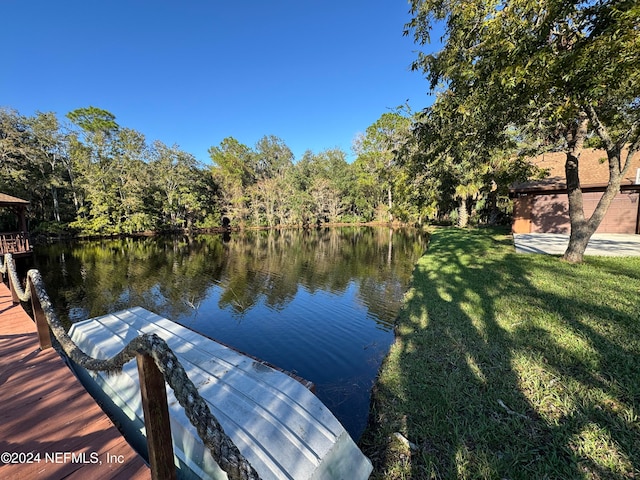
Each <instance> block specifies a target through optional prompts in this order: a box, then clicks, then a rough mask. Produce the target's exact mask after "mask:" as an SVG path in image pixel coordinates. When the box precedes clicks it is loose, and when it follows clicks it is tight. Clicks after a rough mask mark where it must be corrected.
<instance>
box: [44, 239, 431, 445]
mask: <svg viewBox="0 0 640 480" xmlns="http://www.w3.org/2000/svg"><path fill="white" fill-rule="evenodd" d="M425 248H426V236H425V235H424V234H423V233H420V232H416V231H413V230H391V229H389V228H364V227H360V228H355V227H353V228H337V229H323V230H313V231H302V230H283V231H259V232H246V233H233V234H231V235H230V236H227V237H226V238H224V237H223V236H222V235H196V236H189V237H187V236H181V237H156V238H144V239H118V240H100V241H85V242H78V243H73V244H55V245H51V246H46V247H44V246H40V247H38V248H37V249H36V252H35V255H34V257H33V260H32V261H33V262H34V264H35V267H36V268H38V269H40V271H41V272H42V275H43V278H44V281H45V284H46V287H47V290H48V292H49V295H50V297H51V299H52V301H53V303H54V305H55V307H56V308H57V309H58V314H59V315H60V316H61V318H63V319H65V320H68V321H69V322H76V321H80V320H85V319H87V318H92V317H95V316H99V315H104V314H106V313H109V312H114V311H117V310H121V309H124V308H127V307H132V306H142V307H144V308H146V309H148V310H151V311H153V312H155V313H157V314H159V315H161V316H164V317H166V318H169V319H171V320H173V321H175V322H178V323H180V324H182V325H185V326H187V327H189V328H191V329H193V330H196V331H198V332H200V333H202V334H204V335H207V336H209V337H211V338H213V339H216V340H220V341H221V342H223V343H226V344H228V345H231V346H233V347H235V348H237V349H239V350H241V351H244V352H247V353H249V354H251V355H254V356H256V357H258V358H261V359H263V360H266V361H268V362H271V363H272V364H274V365H277V366H279V367H281V368H284V369H286V370H289V371H293V372H296V373H297V374H299V375H301V376H302V377H304V378H306V379H307V380H311V381H312V382H314V383H315V384H316V389H317V391H316V393H317V395H318V397H319V398H320V399H321V400H322V401H323V402H324V403H325V404H326V405H327V406H328V407H329V408H330V409H331V411H332V412H333V413H334V414H335V415H336V417H337V418H338V419H339V420H340V421H341V422H342V424H343V425H344V426H345V428H346V429H347V430H348V431H349V433H350V434H351V435H352V436H353V437H354V438H356V439H357V438H358V437H359V436H360V434H361V433H362V431H363V429H364V427H365V425H366V421H367V414H368V406H369V397H370V390H371V386H372V384H373V382H374V380H375V376H376V374H377V371H378V368H379V366H380V362H381V361H382V359H383V357H384V355H385V354H386V353H387V351H388V349H389V346H390V344H391V342H392V341H393V330H392V327H393V321H394V319H395V317H396V315H397V313H398V310H399V308H400V305H401V301H402V297H403V294H404V292H405V291H406V289H407V287H408V282H409V279H410V276H411V272H412V270H413V265H414V264H415V262H416V261H417V259H418V258H419V256H420V255H421V254H422V253H423V251H424V250H425Z"/></svg>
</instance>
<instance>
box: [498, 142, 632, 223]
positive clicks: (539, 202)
mask: <svg viewBox="0 0 640 480" xmlns="http://www.w3.org/2000/svg"><path fill="white" fill-rule="evenodd" d="M625 156H626V154H625V155H624V156H623V158H625ZM565 161H566V154H565V153H564V152H550V153H545V154H543V155H539V156H537V157H535V158H533V159H532V160H531V163H533V164H534V165H536V166H538V167H540V168H542V169H544V170H545V171H547V172H548V174H547V176H546V177H545V178H543V179H542V180H535V181H529V182H526V183H520V184H516V185H513V186H512V187H511V189H510V190H509V195H510V197H511V198H513V225H512V230H513V233H569V230H570V224H569V201H568V197H567V186H566V179H565V171H564V166H565ZM579 175H580V184H581V187H582V193H583V202H584V213H585V215H586V216H587V218H588V217H590V216H591V214H592V213H593V211H594V210H595V208H596V205H597V204H598V201H599V200H600V197H601V196H602V193H603V192H604V191H605V188H606V187H607V183H608V182H609V165H608V162H607V154H606V152H605V151H604V150H597V149H593V148H588V149H584V150H583V151H582V154H581V155H580V163H579ZM597 232H598V233H630V234H640V153H636V155H635V156H634V157H633V159H632V164H631V168H630V169H629V172H628V173H627V175H626V176H625V177H624V178H623V180H622V183H621V185H620V192H619V193H618V195H617V196H616V197H615V198H614V200H613V201H612V202H611V205H610V206H609V209H608V211H607V214H606V215H605V217H604V219H603V220H602V223H601V224H600V226H599V227H598V230H597Z"/></svg>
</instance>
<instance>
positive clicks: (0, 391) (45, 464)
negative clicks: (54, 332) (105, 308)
mask: <svg viewBox="0 0 640 480" xmlns="http://www.w3.org/2000/svg"><path fill="white" fill-rule="evenodd" d="M0 478H2V479H21V478H24V479H33V478H37V479H43V480H44V479H47V480H60V479H63V478H64V479H85V478H91V479H105V480H107V479H149V478H151V474H150V470H149V468H148V467H147V465H146V464H145V462H144V461H143V460H142V458H141V457H140V456H139V455H138V454H137V453H136V452H135V451H134V450H133V449H132V448H131V446H130V445H129V444H128V443H127V442H126V441H125V440H124V438H123V437H122V435H121V434H120V432H119V431H118V429H117V428H116V427H115V426H114V425H113V423H112V422H111V420H110V419H109V418H108V417H107V416H106V415H105V414H104V412H103V411H102V410H101V409H100V407H99V406H98V405H97V404H96V403H95V401H94V400H93V398H92V397H91V396H90V395H89V394H88V393H87V392H86V390H85V389H84V387H83V386H82V385H81V384H80V382H79V381H78V380H77V379H76V377H75V376H74V375H73V373H72V372H71V370H70V369H69V368H68V367H67V366H66V365H65V363H64V362H63V360H62V359H61V358H60V356H59V355H58V353H57V352H56V350H55V349H53V348H50V349H47V350H44V351H42V350H40V348H39V344H38V337H37V334H36V327H35V324H34V322H33V321H32V320H31V318H30V317H29V316H28V315H27V314H26V313H25V311H24V310H23V309H22V307H21V306H20V305H13V303H12V301H11V294H10V293H9V290H8V289H7V287H6V286H5V285H4V283H1V282H0Z"/></svg>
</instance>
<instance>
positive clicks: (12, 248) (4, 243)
mask: <svg viewBox="0 0 640 480" xmlns="http://www.w3.org/2000/svg"><path fill="white" fill-rule="evenodd" d="M31 249H32V245H31V239H30V238H29V234H28V233H27V232H11V233H0V255H4V254H7V253H11V254H13V255H20V254H24V253H30V252H31Z"/></svg>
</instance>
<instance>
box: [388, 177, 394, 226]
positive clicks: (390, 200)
mask: <svg viewBox="0 0 640 480" xmlns="http://www.w3.org/2000/svg"><path fill="white" fill-rule="evenodd" d="M387 200H388V204H389V222H390V223H391V222H393V214H392V213H391V209H392V208H393V199H392V196H391V184H389V188H387Z"/></svg>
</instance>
